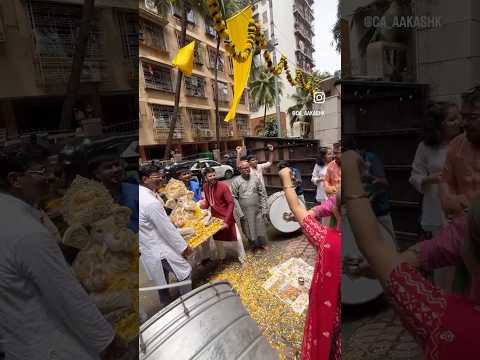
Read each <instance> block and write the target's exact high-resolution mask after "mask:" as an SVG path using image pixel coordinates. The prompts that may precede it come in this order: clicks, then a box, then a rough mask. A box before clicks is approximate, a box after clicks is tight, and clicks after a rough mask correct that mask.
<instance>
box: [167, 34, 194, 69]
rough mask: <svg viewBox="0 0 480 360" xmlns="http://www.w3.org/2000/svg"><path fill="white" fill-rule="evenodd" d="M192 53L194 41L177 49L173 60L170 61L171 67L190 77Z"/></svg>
mask: <svg viewBox="0 0 480 360" xmlns="http://www.w3.org/2000/svg"><path fill="white" fill-rule="evenodd" d="M194 52H195V40H194V41H192V42H191V43H190V44H188V45H186V46H184V47H182V48H180V49H178V52H177V55H175V58H174V59H173V61H172V65H173V66H176V67H177V68H178V70H180V71H181V72H182V73H183V74H184V75H187V76H190V75H192V68H193V55H194Z"/></svg>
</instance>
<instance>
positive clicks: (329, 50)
mask: <svg viewBox="0 0 480 360" xmlns="http://www.w3.org/2000/svg"><path fill="white" fill-rule="evenodd" d="M314 1H315V2H314V4H313V16H314V17H315V21H314V30H313V31H314V32H315V37H314V38H313V46H314V48H315V52H314V53H313V58H314V60H315V70H318V71H328V72H329V73H331V74H332V75H333V73H334V72H335V71H336V70H340V54H339V53H338V52H337V51H336V50H335V45H332V41H333V35H332V28H333V26H334V25H335V22H336V21H337V4H338V0H314Z"/></svg>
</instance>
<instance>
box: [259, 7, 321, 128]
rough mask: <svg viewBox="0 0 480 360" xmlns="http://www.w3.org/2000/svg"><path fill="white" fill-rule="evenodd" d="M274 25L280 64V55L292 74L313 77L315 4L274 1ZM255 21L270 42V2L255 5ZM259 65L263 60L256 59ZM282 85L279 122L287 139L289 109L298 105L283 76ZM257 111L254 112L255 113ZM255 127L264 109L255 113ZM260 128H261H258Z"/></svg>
mask: <svg viewBox="0 0 480 360" xmlns="http://www.w3.org/2000/svg"><path fill="white" fill-rule="evenodd" d="M271 1H272V10H273V11H272V12H273V22H274V29H273V30H274V34H275V38H276V41H277V46H276V49H277V61H278V60H279V59H280V56H281V54H283V55H285V56H286V57H287V59H288V63H289V67H290V69H291V71H292V72H295V69H296V68H301V69H302V70H303V71H305V72H306V73H311V72H312V71H313V68H314V66H315V65H314V59H313V52H314V51H315V49H314V47H313V36H314V32H313V21H314V16H313V10H312V7H313V3H314V1H313V0H281V1H279V0H271ZM254 19H255V20H256V21H257V22H259V23H261V24H262V27H263V29H264V34H265V36H266V38H267V39H270V38H271V26H270V22H271V18H270V10H269V1H268V0H261V1H259V2H257V3H256V4H255V5H254ZM255 61H256V62H257V64H260V63H261V62H262V61H263V60H262V59H260V58H259V57H257V58H256V59H255ZM279 81H281V82H282V83H283V93H282V96H281V97H280V119H281V124H282V127H284V126H285V130H286V131H287V135H288V136H291V135H292V131H291V128H290V116H289V114H288V108H289V107H291V106H293V105H294V104H295V102H294V101H293V100H292V99H291V96H292V95H293V94H295V87H292V86H291V85H290V84H289V83H288V81H287V79H286V77H285V75H284V74H282V75H281V76H280V77H279ZM253 110H255V111H253ZM275 111H276V110H275V107H271V108H270V109H268V110H267V115H271V114H275ZM252 112H253V113H252V115H251V118H252V120H253V121H252V124H260V123H261V122H263V109H252ZM257 127H258V128H259V126H258V125H257Z"/></svg>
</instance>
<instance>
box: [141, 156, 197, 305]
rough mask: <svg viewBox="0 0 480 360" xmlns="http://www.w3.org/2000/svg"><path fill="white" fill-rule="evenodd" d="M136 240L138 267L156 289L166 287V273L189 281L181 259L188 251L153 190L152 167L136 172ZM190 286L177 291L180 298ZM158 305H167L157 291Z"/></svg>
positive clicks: (158, 177) (155, 172)
mask: <svg viewBox="0 0 480 360" xmlns="http://www.w3.org/2000/svg"><path fill="white" fill-rule="evenodd" d="M139 173H140V177H141V185H140V187H139V201H140V204H139V238H140V254H141V258H142V264H143V266H144V267H145V271H146V273H147V275H148V276H149V277H150V279H152V280H153V281H154V283H155V285H157V286H161V285H166V284H167V282H168V275H169V273H170V272H173V273H174V274H175V277H176V278H177V280H178V281H184V280H187V279H190V277H191V273H192V267H191V266H190V264H189V263H188V261H187V260H186V259H185V257H186V256H188V254H189V252H190V248H189V247H188V245H187V243H186V242H185V240H184V239H183V237H182V235H181V234H180V232H179V231H178V229H177V228H176V227H175V226H174V225H173V224H172V222H171V220H170V218H169V217H168V215H167V213H166V212H165V208H164V207H163V204H162V202H161V201H160V200H159V199H158V198H157V196H156V192H155V190H156V189H157V188H158V187H159V184H160V183H161V181H162V176H161V175H160V170H159V169H158V167H156V166H155V165H146V166H143V167H141V168H140V171H139ZM190 290H191V286H184V287H181V288H180V293H182V294H184V293H187V292H188V291H190ZM160 302H162V304H164V305H166V303H168V302H170V298H169V295H168V291H160Z"/></svg>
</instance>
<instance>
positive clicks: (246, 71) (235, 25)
mask: <svg viewBox="0 0 480 360" xmlns="http://www.w3.org/2000/svg"><path fill="white" fill-rule="evenodd" d="M251 19H252V8H251V7H250V6H248V7H246V8H245V9H244V10H242V11H240V12H239V13H237V14H235V15H234V16H232V17H231V18H229V19H227V21H226V23H227V29H228V33H229V34H230V40H231V41H232V42H233V44H234V45H235V47H236V48H237V49H239V50H240V49H245V48H246V47H247V39H248V23H249V22H250V20H251ZM252 58H253V51H252V52H251V53H250V56H249V57H248V58H247V60H246V61H244V62H243V63H239V62H238V61H236V60H235V59H233V101H232V105H231V107H230V111H229V112H228V114H227V116H226V117H225V121H227V122H228V121H230V120H232V119H233V118H234V117H235V113H236V111H237V105H238V103H239V102H240V99H241V97H242V94H243V91H244V90H245V87H246V86H247V82H248V77H249V75H250V67H251V65H252Z"/></svg>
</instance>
